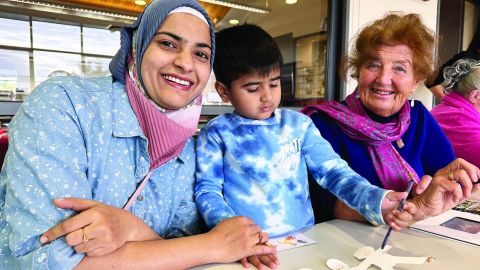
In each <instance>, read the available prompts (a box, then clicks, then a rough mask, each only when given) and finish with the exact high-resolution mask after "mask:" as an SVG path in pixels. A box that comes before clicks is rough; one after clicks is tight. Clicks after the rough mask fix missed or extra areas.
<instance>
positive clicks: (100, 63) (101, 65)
mask: <svg viewBox="0 0 480 270" xmlns="http://www.w3.org/2000/svg"><path fill="white" fill-rule="evenodd" d="M110 60H111V59H110V58H104V57H85V65H84V76H85V77H99V76H107V75H109V74H110V71H109V70H108V65H109V64H110Z"/></svg>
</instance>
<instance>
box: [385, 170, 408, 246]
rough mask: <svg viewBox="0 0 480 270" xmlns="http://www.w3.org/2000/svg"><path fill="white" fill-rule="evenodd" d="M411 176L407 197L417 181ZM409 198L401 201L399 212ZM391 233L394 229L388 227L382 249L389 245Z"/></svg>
mask: <svg viewBox="0 0 480 270" xmlns="http://www.w3.org/2000/svg"><path fill="white" fill-rule="evenodd" d="M409 175H410V176H411V179H410V181H408V184H407V190H405V192H407V197H408V194H409V193H410V190H412V187H413V183H415V181H414V180H413V175H411V173H410V172H409ZM407 197H405V199H402V200H401V201H400V204H399V205H398V207H397V210H398V211H402V210H403V205H404V204H405V201H406V200H407ZM391 233H392V227H388V231H387V235H385V239H383V242H382V247H381V249H383V248H384V247H385V245H386V244H387V241H388V238H389V237H390V234H391Z"/></svg>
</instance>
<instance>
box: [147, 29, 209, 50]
mask: <svg viewBox="0 0 480 270" xmlns="http://www.w3.org/2000/svg"><path fill="white" fill-rule="evenodd" d="M156 35H167V36H170V37H171V38H173V39H175V40H177V41H179V42H182V41H185V39H184V38H182V37H181V36H179V35H176V34H174V33H172V32H167V31H160V32H156V33H155V35H154V36H156ZM196 46H197V47H201V48H209V49H210V50H212V47H211V46H210V45H208V44H207V43H204V42H198V43H196Z"/></svg>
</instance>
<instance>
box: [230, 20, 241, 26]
mask: <svg viewBox="0 0 480 270" xmlns="http://www.w3.org/2000/svg"><path fill="white" fill-rule="evenodd" d="M228 23H230V24H233V25H235V24H238V23H239V21H238V20H236V19H232V20H230V21H228Z"/></svg>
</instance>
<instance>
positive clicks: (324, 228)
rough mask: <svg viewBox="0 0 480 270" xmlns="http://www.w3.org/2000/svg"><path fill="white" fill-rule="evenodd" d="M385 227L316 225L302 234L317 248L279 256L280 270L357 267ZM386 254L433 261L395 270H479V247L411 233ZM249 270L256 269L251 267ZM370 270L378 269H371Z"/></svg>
mask: <svg viewBox="0 0 480 270" xmlns="http://www.w3.org/2000/svg"><path fill="white" fill-rule="evenodd" d="M387 228H388V227H386V226H380V227H375V226H372V225H369V224H366V223H360V222H353V221H344V220H332V221H329V222H324V223H320V224H317V225H315V226H314V227H313V228H311V229H310V230H308V231H306V232H304V234H305V235H306V236H308V237H310V238H312V239H314V240H315V241H317V244H315V245H310V246H305V247H301V248H296V249H290V250H286V251H283V252H280V253H279V254H278V258H279V260H280V266H279V268H278V269H279V270H298V269H300V268H310V269H312V270H319V269H328V267H327V266H326V264H325V262H326V260H327V259H330V258H336V259H339V260H341V261H343V262H345V263H347V264H348V265H350V266H351V267H352V266H355V265H357V264H358V263H359V261H358V260H357V259H355V258H354V257H353V253H354V252H355V250H357V249H358V248H360V247H362V246H366V245H368V246H372V247H373V248H375V249H377V248H379V247H380V245H381V243H382V240H383V238H384V237H385V234H386V232H387ZM388 244H389V245H392V246H393V247H392V249H391V250H390V251H389V254H391V255H395V256H424V257H429V256H432V257H434V258H435V259H436V260H434V261H432V262H426V263H424V264H423V265H406V264H399V265H397V266H396V267H395V269H396V270H406V269H418V270H429V269H431V270H433V269H435V270H451V269H462V270H478V269H480V258H479V254H480V247H478V246H473V245H469V244H466V243H461V242H457V241H455V240H449V239H445V238H441V237H438V236H434V235H429V234H426V233H421V232H417V231H414V230H410V229H403V230H402V231H400V232H392V235H391V236H390V240H389V243H388ZM193 269H196V270H240V269H244V268H243V267H242V266H241V265H240V264H239V263H231V264H210V265H204V266H200V267H196V268H193ZM250 269H255V268H254V267H253V266H251V267H250ZM369 269H378V268H376V267H371V268H369Z"/></svg>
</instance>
